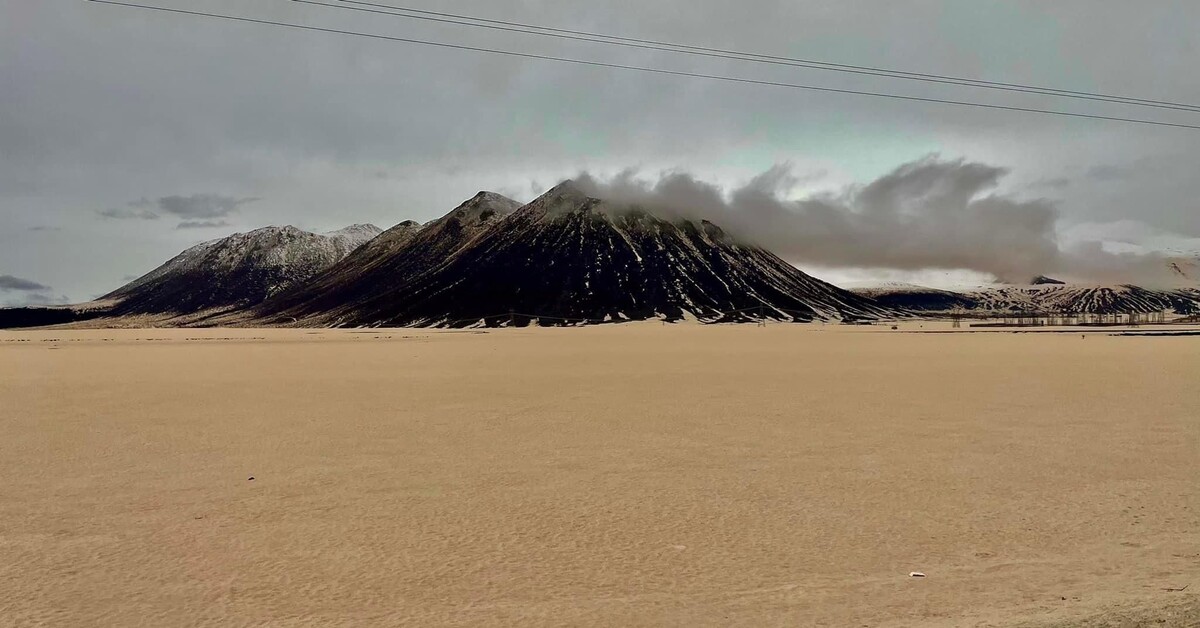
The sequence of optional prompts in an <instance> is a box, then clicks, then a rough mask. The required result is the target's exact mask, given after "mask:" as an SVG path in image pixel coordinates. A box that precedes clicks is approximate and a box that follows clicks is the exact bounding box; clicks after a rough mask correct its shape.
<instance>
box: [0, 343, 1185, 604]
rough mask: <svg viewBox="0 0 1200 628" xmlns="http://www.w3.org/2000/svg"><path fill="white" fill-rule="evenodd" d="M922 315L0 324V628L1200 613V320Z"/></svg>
mask: <svg viewBox="0 0 1200 628" xmlns="http://www.w3.org/2000/svg"><path fill="white" fill-rule="evenodd" d="M934 328H935V325H934V324H932V323H926V324H917V323H913V324H906V325H904V326H903V328H902V329H901V330H899V331H892V330H890V329H888V328H886V327H862V328H859V327H842V326H823V325H771V326H767V327H762V328H760V327H755V326H749V325H746V326H699V325H673V326H662V325H658V324H629V325H621V326H603V327H592V328H584V329H519V330H497V331H489V332H473V331H462V332H439V331H414V330H372V331H366V332H363V331H347V330H271V329H237V330H229V329H212V330H88V331H46V330H41V331H27V332H0V479H2V483H0V625H4V626H35V625H53V626H201V625H207V626H251V625H254V626H258V625H267V626H362V625H412V626H443V625H446V626H493V625H509V626H536V625H546V626H565V625H571V626H586V625H601V626H697V625H743V626H751V625H753V626H812V625H818V626H1043V625H1044V626H1075V625H1079V626H1085V625H1087V626H1090V625H1104V626H1140V625H1156V626H1162V625H1167V626H1193V625H1200V595H1197V593H1200V385H1198V382H1200V337H1164V338H1150V337H1117V336H1110V335H1108V334H1107V332H1105V333H1095V332H1087V333H1085V334H1081V333H1072V334H1035V333H1027V334H1013V333H1008V332H1003V331H989V332H966V331H963V332H957V333H926V332H930V331H933V330H934ZM940 330H941V331H949V330H946V329H940ZM1085 336H1086V337H1085ZM251 477H253V478H254V479H253V480H251V479H249V478H251ZM912 571H919V572H923V573H925V574H926V577H925V578H913V577H909V573H910V572H912ZM1185 586H1186V587H1188V588H1186V589H1185V590H1183V591H1177V590H1168V589H1179V588H1183V587H1185Z"/></svg>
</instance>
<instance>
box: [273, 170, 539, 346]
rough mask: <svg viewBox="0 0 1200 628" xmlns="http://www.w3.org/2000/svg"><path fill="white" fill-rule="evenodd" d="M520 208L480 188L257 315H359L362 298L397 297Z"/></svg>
mask: <svg viewBox="0 0 1200 628" xmlns="http://www.w3.org/2000/svg"><path fill="white" fill-rule="evenodd" d="M518 207H520V203H518V202H516V201H514V200H512V199H510V198H506V197H504V196H501V195H499V194H496V193H494V192H480V193H478V194H476V195H475V196H474V197H472V198H470V199H469V200H467V201H466V202H464V203H463V204H461V205H459V206H458V207H456V208H454V209H453V210H452V211H450V213H448V214H446V215H445V216H442V217H441V218H438V219H437V220H433V221H431V222H428V223H426V224H425V225H418V224H417V223H415V222H413V221H411V220H410V221H405V222H402V223H400V224H398V225H396V226H395V227H392V228H391V229H388V230H387V231H385V232H384V233H383V234H381V235H380V236H378V237H376V238H375V239H373V240H371V241H370V242H368V243H367V244H366V245H365V246H363V247H362V248H360V249H358V250H357V251H355V252H354V253H352V254H351V255H349V256H347V257H346V258H345V259H343V260H342V261H341V262H339V263H337V264H334V265H333V266H332V267H330V268H329V269H328V270H326V271H324V272H322V273H321V274H319V275H317V276H316V277H313V278H312V280H310V281H308V282H305V283H304V284H302V285H298V286H296V287H295V288H293V289H292V290H289V291H287V292H284V293H281V294H280V295H279V296H277V297H275V298H272V299H270V300H268V301H267V302H265V303H263V304H262V305H261V306H259V307H258V308H256V309H255V311H254V312H253V314H254V315H255V316H258V317H260V318H261V319H262V320H263V321H265V322H275V323H283V322H291V321H293V320H301V319H316V320H322V321H323V320H336V319H340V318H342V317H348V318H354V316H355V312H356V311H357V310H358V308H359V307H360V305H361V304H362V303H363V302H365V301H369V300H379V299H383V300H386V299H390V298H392V295H395V294H397V293H399V292H400V291H402V290H403V288H404V287H405V286H407V285H408V284H409V283H410V282H411V281H412V280H413V279H414V278H416V277H418V276H420V275H421V274H423V273H425V272H427V271H428V270H430V269H431V268H433V267H435V266H437V265H439V264H441V263H443V262H445V261H446V260H447V259H449V258H450V257H452V256H453V255H454V254H455V252H457V251H458V250H459V249H461V248H462V247H463V246H465V245H467V244H468V243H470V242H471V241H472V240H473V239H474V238H476V237H477V236H478V235H479V234H481V233H483V232H484V231H485V230H487V228H488V227H490V226H492V225H493V224H495V223H497V222H499V221H500V220H501V219H503V218H504V217H505V216H508V215H509V214H511V213H512V212H513V211H514V210H516V209H517V208H518Z"/></svg>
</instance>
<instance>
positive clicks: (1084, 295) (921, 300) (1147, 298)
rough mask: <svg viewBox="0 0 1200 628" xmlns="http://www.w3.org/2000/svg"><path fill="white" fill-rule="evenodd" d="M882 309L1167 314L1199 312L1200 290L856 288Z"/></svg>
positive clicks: (1055, 286)
mask: <svg viewBox="0 0 1200 628" xmlns="http://www.w3.org/2000/svg"><path fill="white" fill-rule="evenodd" d="M855 292H856V293H858V294H861V295H863V296H869V297H872V298H874V299H876V300H878V301H879V302H880V303H883V304H884V305H887V306H891V307H898V308H903V309H907V310H911V311H916V312H951V311H963V310H969V311H977V312H1018V311H1026V312H1028V311H1040V312H1056V313H1069V314H1075V313H1090V314H1122V313H1129V312H1138V313H1149V312H1162V311H1170V312H1175V313H1176V314H1193V313H1196V312H1200V289H1197V288H1187V287H1185V288H1170V289H1151V288H1142V287H1138V286H1132V285H1115V286H1088V285H1074V284H1062V283H1041V284H1037V285H1029V286H996V287H991V288H980V289H973V290H967V291H961V292H957V291H953V292H952V291H947V290H935V289H932V288H925V287H921V286H912V287H898V288H892V289H858V290H855Z"/></svg>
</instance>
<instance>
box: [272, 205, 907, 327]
mask: <svg viewBox="0 0 1200 628" xmlns="http://www.w3.org/2000/svg"><path fill="white" fill-rule="evenodd" d="M477 198H478V197H477ZM443 220H444V219H443ZM467 224H470V221H469V220H468V221H466V222H464V223H463V224H462V225H460V226H457V227H452V228H450V227H443V228H446V229H448V230H449V231H451V232H456V231H458V230H459V229H461V228H462V227H463V226H465V225H467ZM437 226H438V223H434V224H431V225H428V226H426V227H424V228H422V229H421V230H420V231H419V232H418V233H417V235H416V236H414V238H413V239H412V240H411V241H409V242H408V243H407V244H406V245H404V246H403V248H402V249H401V251H400V252H399V253H398V254H397V255H396V256H395V257H396V258H398V260H404V259H407V258H408V257H409V256H420V257H419V259H420V260H421V263H420V264H417V265H416V267H414V268H407V267H404V264H401V263H400V262H399V261H395V262H393V261H387V262H379V263H378V267H379V268H381V269H382V268H385V267H386V268H388V269H392V270H393V271H394V272H396V273H397V274H398V275H403V276H402V277H400V278H398V279H396V280H395V281H394V282H392V283H388V284H385V286H384V287H379V286H376V285H375V284H374V282H375V281H376V280H375V279H372V280H370V281H368V280H367V277H368V275H367V274H365V273H359V274H357V275H355V279H354V280H353V282H352V285H353V286H354V287H353V290H350V289H349V288H347V289H343V290H342V291H340V292H339V295H347V294H354V295H359V296H361V297H362V298H359V299H353V300H351V299H346V298H345V297H344V296H339V297H338V298H336V299H331V300H330V302H329V305H330V306H332V307H328V308H326V307H316V308H313V309H311V310H307V311H302V310H298V309H292V310H289V311H290V312H296V313H307V316H308V317H309V318H308V319H307V320H304V321H303V323H304V324H329V325H344V326H383V325H419V326H450V327H461V326H469V325H473V324H477V323H479V322H481V321H482V322H485V323H487V324H492V325H498V324H505V323H508V322H510V321H511V322H512V323H515V324H527V323H529V322H530V321H531V320H536V321H537V322H538V323H539V324H544V325H545V324H569V323H575V322H581V321H584V320H587V321H604V320H635V319H647V318H656V317H660V316H661V317H665V318H667V319H672V320H674V319H681V318H684V317H685V316H688V315H691V316H694V317H696V318H698V319H701V320H706V321H720V320H746V319H749V318H753V317H755V316H758V315H759V314H760V313H761V314H762V315H763V316H765V317H770V318H776V319H784V320H799V321H810V320H839V319H850V320H853V319H875V318H882V317H887V316H890V315H893V314H895V313H896V312H894V311H893V310H890V309H888V308H885V307H881V306H880V305H878V304H877V303H875V302H874V301H872V300H871V299H868V298H864V297H860V296H857V295H854V294H851V293H849V292H847V291H845V290H841V289H840V288H837V287H835V286H833V285H830V284H827V283H825V282H823V281H819V280H817V279H814V278H812V277H810V276H808V275H806V274H804V273H803V272H801V271H799V270H797V269H796V268H795V267H794V266H792V265H790V264H788V263H787V262H785V261H783V260H782V259H780V258H778V257H776V256H775V255H773V254H772V253H770V252H768V251H766V250H764V249H761V248H758V247H755V246H750V245H746V244H741V243H738V242H736V241H735V240H734V239H732V238H731V237H729V236H728V235H726V234H725V233H724V232H722V231H721V229H720V228H718V227H717V226H715V225H713V224H712V223H709V222H707V221H701V222H692V221H686V220H666V219H663V218H659V217H655V216H652V215H650V214H648V213H646V212H645V211H641V210H639V209H637V208H625V207H617V206H613V205H610V204H608V203H606V202H604V201H602V200H600V199H596V198H590V197H588V196H587V195H585V194H583V193H582V192H581V191H580V190H579V189H578V188H576V187H575V186H574V184H573V183H571V182H565V183H563V184H561V185H559V186H557V187H555V188H554V189H552V190H550V191H549V192H547V193H546V194H544V195H542V196H541V197H539V198H538V199H536V200H534V201H533V202H532V203H529V204H528V205H526V206H524V207H521V208H520V209H518V210H516V211H515V212H513V213H512V214H511V215H508V216H507V217H505V218H503V219H501V220H497V221H495V223H494V224H491V225H481V227H482V228H481V229H480V230H479V232H478V233H476V234H474V235H473V237H471V238H469V239H468V238H463V237H461V236H460V237H457V238H449V239H446V240H443V239H442V238H441V237H439V238H431V239H432V240H433V241H434V242H443V241H446V242H452V243H460V244H459V245H458V248H455V247H454V246H447V247H444V248H443V249H442V251H441V252H440V253H439V255H438V256H437V258H436V261H432V262H431V258H430V257H429V256H428V255H427V253H426V252H425V251H424V248H423V245H422V239H423V238H426V237H430V236H429V235H427V234H430V233H431V232H432V230H433V229H434V228H435V227H437ZM466 235H471V234H466ZM381 274H383V273H376V274H374V275H372V276H374V277H378V276H379V275H381ZM384 276H386V274H384ZM368 287H369V290H368V289H367V288H368ZM264 305H267V306H270V305H271V304H269V303H268V304H264ZM739 311H740V312H739ZM510 313H511V314H510Z"/></svg>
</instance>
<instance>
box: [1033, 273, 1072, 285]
mask: <svg viewBox="0 0 1200 628" xmlns="http://www.w3.org/2000/svg"><path fill="white" fill-rule="evenodd" d="M1066 283H1067V282H1065V281H1059V280H1058V279H1055V278H1053V277H1047V276H1045V275H1038V276H1037V277H1034V278H1033V281H1030V282H1029V284H1030V285H1032V286H1062V285H1065V284H1066Z"/></svg>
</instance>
